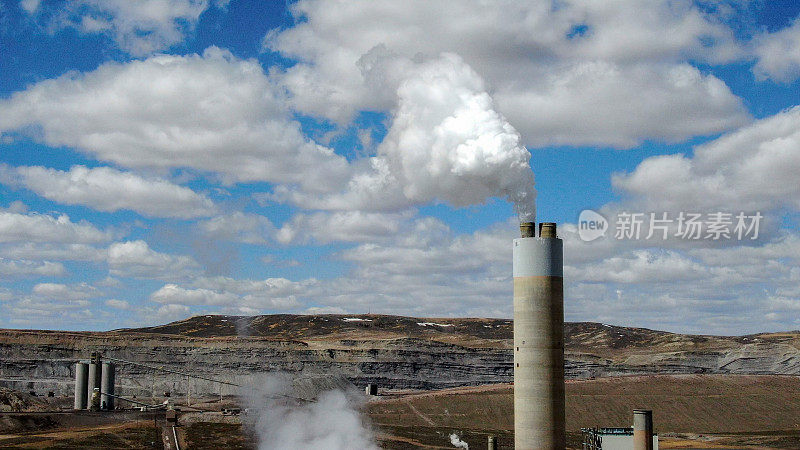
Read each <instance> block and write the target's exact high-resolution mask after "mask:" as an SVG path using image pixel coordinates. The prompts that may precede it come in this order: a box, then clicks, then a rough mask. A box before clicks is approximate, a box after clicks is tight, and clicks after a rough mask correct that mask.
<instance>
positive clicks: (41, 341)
mask: <svg viewBox="0 0 800 450" xmlns="http://www.w3.org/2000/svg"><path fill="white" fill-rule="evenodd" d="M512 325H513V324H512V322H511V321H510V320H503V319H431V318H412V317H399V316H384V315H355V316H353V315H315V316H310V315H303V316H298V315H267V316H254V317H242V316H197V317H192V318H190V319H186V320H183V321H178V322H173V323H169V324H166V325H161V326H156V327H148V328H139V329H121V330H113V331H108V332H55V331H32V330H0V386H2V385H5V386H7V387H12V388H15V389H18V390H22V391H28V390H31V389H35V390H56V391H59V392H69V391H71V389H72V386H71V378H72V377H73V376H74V362H75V361H76V360H78V359H81V358H86V357H87V356H88V354H89V353H90V352H91V351H101V352H103V353H105V354H107V355H109V356H114V357H117V358H121V359H125V360H129V361H137V362H144V363H148V364H155V365H158V366H164V367H167V368H174V369H180V370H186V371H191V372H193V373H198V374H204V375H206V376H209V377H213V378H215V379H223V380H226V381H231V382H235V383H238V384H243V385H247V384H258V383H260V382H263V378H264V376H265V375H264V374H265V373H268V372H275V371H280V372H287V373H290V374H338V375H342V376H344V377H346V378H348V379H349V380H350V381H352V382H353V383H355V384H356V385H359V386H363V385H364V384H366V383H371V382H372V383H378V384H379V385H380V386H381V387H383V388H391V389H408V388H413V389H433V388H445V387H455V386H464V385H477V384H486V383H500V382H509V381H511V379H512V374H513V368H512V353H511V347H512ZM565 331H566V349H567V350H566V352H567V354H566V359H567V362H566V369H567V376H568V377H570V378H577V379H580V378H591V377H603V376H616V375H635V374H654V373H658V374H686V373H737V374H793V375H800V332H787V333H771V334H757V335H749V336H738V337H724V336H699V335H682V334H675V333H668V332H663V331H654V330H648V329H643V328H626V327H617V326H611V325H606V324H599V323H588V322H579V323H568V324H566V330H565ZM118 379H119V384H120V388H121V392H123V393H125V394H126V395H129V394H135V393H139V394H140V395H149V393H152V392H156V391H162V390H169V391H172V392H176V393H180V392H185V391H186V389H187V385H186V383H187V382H186V379H185V377H181V376H176V375H169V374H154V373H152V372H151V371H148V370H147V369H143V368H141V367H136V366H132V365H125V364H123V365H121V366H120V368H119V373H118ZM220 389H222V390H223V393H234V392H231V391H230V390H227V391H226V389H229V388H225V387H222V388H221V387H220V386H219V385H218V384H217V383H213V382H194V381H192V385H191V390H192V392H195V393H197V392H208V393H212V392H216V393H218V392H219V391H220Z"/></svg>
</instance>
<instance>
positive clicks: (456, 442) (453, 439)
mask: <svg viewBox="0 0 800 450" xmlns="http://www.w3.org/2000/svg"><path fill="white" fill-rule="evenodd" d="M450 443H451V444H453V446H454V447H456V448H465V449H467V450H469V444H467V443H466V442H464V441H462V440H461V437H460V436H459V435H458V434H456V433H451V434H450Z"/></svg>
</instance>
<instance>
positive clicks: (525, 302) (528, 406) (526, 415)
mask: <svg viewBox="0 0 800 450" xmlns="http://www.w3.org/2000/svg"><path fill="white" fill-rule="evenodd" d="M520 228H521V231H522V235H523V237H522V238H520V239H514V250H513V262H514V268H513V273H514V447H515V448H516V449H517V450H528V449H560V450H563V449H564V448H565V447H566V427H565V413H564V279H563V255H562V252H563V244H562V241H561V239H558V237H557V236H556V224H554V223H542V224H540V226H539V237H535V236H533V232H532V229H533V228H532V224H531V223H525V224H522V226H521V227H520Z"/></svg>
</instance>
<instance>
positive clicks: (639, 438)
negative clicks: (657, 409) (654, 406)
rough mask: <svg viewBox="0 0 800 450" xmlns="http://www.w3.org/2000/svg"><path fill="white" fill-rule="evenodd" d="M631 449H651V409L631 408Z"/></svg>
mask: <svg viewBox="0 0 800 450" xmlns="http://www.w3.org/2000/svg"><path fill="white" fill-rule="evenodd" d="M633 450H653V411H651V410H649V409H634V410H633Z"/></svg>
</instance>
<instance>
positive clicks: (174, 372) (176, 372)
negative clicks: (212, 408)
mask: <svg viewBox="0 0 800 450" xmlns="http://www.w3.org/2000/svg"><path fill="white" fill-rule="evenodd" d="M103 358H104V359H108V360H111V361H116V362H120V363H124V364H131V365H134V366H141V367H147V368H148V369H151V370H156V371H161V372H166V373H173V374H175V375H183V376H185V377H192V378H197V379H198V380H205V381H213V382H215V383H220V384H226V385H228V386H236V387H241V385H239V384H236V383H231V382H228V381H222V380H215V379H213V378H208V377H204V376H202V375H196V374H191V373H186V372H180V371H178V370H172V369H165V368H164V367H157V366H153V365H150V364H144V363H140V362H134V361H127V360H124V359H119V358H113V357H111V356H103Z"/></svg>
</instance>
